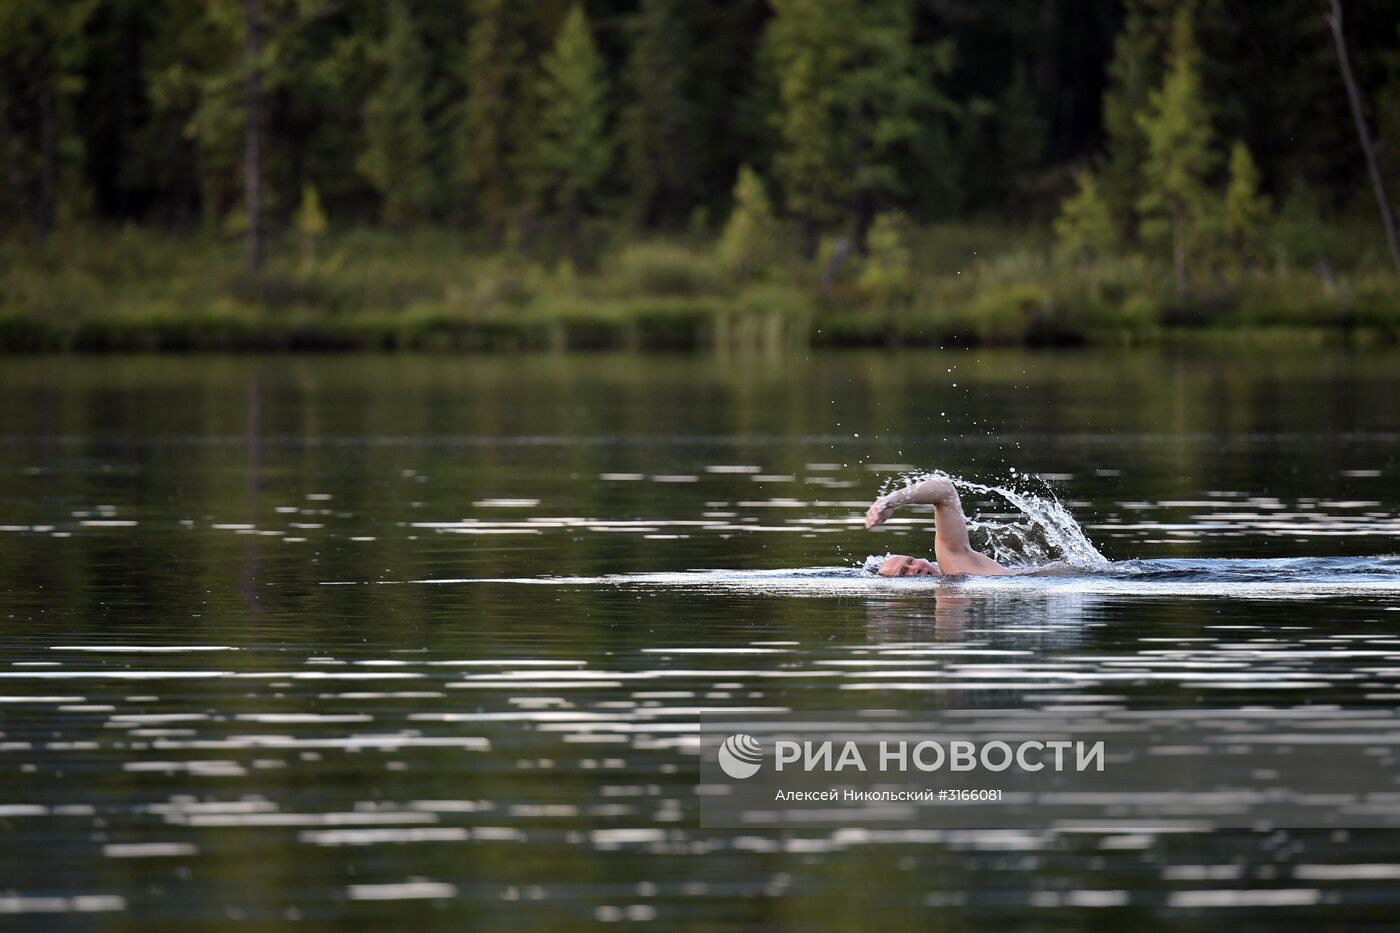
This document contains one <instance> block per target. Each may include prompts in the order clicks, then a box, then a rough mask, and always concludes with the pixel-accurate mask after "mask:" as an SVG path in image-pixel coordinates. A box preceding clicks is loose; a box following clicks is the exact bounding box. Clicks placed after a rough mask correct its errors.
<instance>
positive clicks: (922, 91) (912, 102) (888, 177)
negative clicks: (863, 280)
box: [837, 0, 951, 251]
mask: <svg viewBox="0 0 1400 933" xmlns="http://www.w3.org/2000/svg"><path fill="white" fill-rule="evenodd" d="M847 15H848V18H847V19H844V20H839V21H838V25H839V24H840V23H842V22H846V23H850V24H851V25H850V27H849V32H848V36H849V38H847V40H846V41H847V42H849V43H850V45H851V50H850V52H849V53H848V55H847V56H846V57H847V60H848V61H849V62H850V66H849V69H848V72H847V74H846V75H845V76H844V77H843V78H842V79H841V80H840V81H839V82H838V84H837V93H838V99H837V105H838V108H839V109H838V114H839V117H840V119H841V125H842V126H844V127H848V129H847V130H846V132H847V133H848V134H849V136H850V138H851V143H852V145H853V152H852V153H851V158H852V165H851V169H850V177H851V187H852V215H853V216H852V237H851V239H852V244H853V246H854V247H855V248H856V249H857V250H859V251H864V250H865V247H866V242H865V240H866V233H867V231H868V230H869V228H870V224H871V223H872V222H873V220H874V219H875V216H876V214H877V213H878V212H879V211H881V210H884V209H888V208H890V207H892V206H893V204H895V203H897V202H899V201H900V200H902V199H903V198H904V196H905V195H906V194H907V192H908V184H907V176H908V174H909V172H910V171H911V170H912V168H913V167H912V166H911V165H910V164H909V163H910V161H911V160H915V159H917V155H916V142H917V140H918V139H919V137H920V135H921V134H922V133H923V132H924V127H925V126H928V125H930V124H933V123H935V122H936V120H935V119H934V118H935V116H936V115H937V114H938V113H939V112H940V111H947V110H949V109H951V105H949V104H948V102H947V101H946V100H945V99H944V98H943V96H942V95H941V94H940V93H939V92H938V89H937V86H936V78H937V76H938V74H939V73H941V71H942V70H944V69H945V68H946V66H947V64H948V61H949V55H948V51H949V50H948V49H946V48H939V49H937V50H935V51H934V54H932V55H923V54H920V50H919V49H916V48H915V45H914V5H913V3H912V2H910V0H873V2H865V3H860V4H857V5H856V6H855V7H854V8H853V9H852V10H850V11H849V12H848V14H847Z"/></svg>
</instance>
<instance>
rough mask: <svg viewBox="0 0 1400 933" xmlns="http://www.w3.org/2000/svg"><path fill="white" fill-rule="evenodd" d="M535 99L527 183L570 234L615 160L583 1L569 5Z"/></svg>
mask: <svg viewBox="0 0 1400 933" xmlns="http://www.w3.org/2000/svg"><path fill="white" fill-rule="evenodd" d="M536 98H537V101H538V104H537V106H538V120H537V123H536V125H535V127H534V138H533V139H532V140H531V145H530V153H529V165H530V168H531V170H532V171H531V175H532V177H531V187H532V189H533V192H534V194H535V197H536V198H537V200H538V201H540V202H541V203H542V204H543V205H544V206H546V207H552V208H554V209H556V210H558V211H560V212H562V213H563V215H564V218H565V221H566V222H567V224H568V229H569V232H570V237H571V238H573V237H576V235H577V227H578V223H579V221H580V220H581V219H582V217H583V214H584V213H585V212H586V211H587V210H589V209H590V208H591V207H594V206H596V204H597V202H598V198H599V195H600V194H601V193H602V188H603V183H604V182H605V181H606V179H607V176H608V172H609V170H610V169H611V168H612V163H613V139H612V137H611V136H610V135H609V133H608V86H607V74H606V72H605V71H604V67H603V59H602V56H601V55H600V54H599V53H598V47H597V46H596V45H595V44H594V41H593V35H592V33H591V31H590V29H589V25H588V17H587V15H586V14H585V13H584V10H583V6H582V4H575V5H574V6H573V7H571V8H570V9H569V12H568V14H567V15H566V16H565V17H564V22H563V24H562V25H561V26H560V27H559V32H558V35H557V36H556V37H555V40H554V47H553V48H552V49H550V51H549V53H548V54H546V55H545V57H544V61H543V63H542V71H541V74H540V76H539V81H538V84H537V87H536ZM575 245H577V244H575Z"/></svg>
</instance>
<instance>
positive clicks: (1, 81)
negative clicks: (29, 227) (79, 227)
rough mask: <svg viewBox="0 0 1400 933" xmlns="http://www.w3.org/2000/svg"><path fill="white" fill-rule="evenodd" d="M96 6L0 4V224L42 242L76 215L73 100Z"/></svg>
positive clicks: (37, 0)
mask: <svg viewBox="0 0 1400 933" xmlns="http://www.w3.org/2000/svg"><path fill="white" fill-rule="evenodd" d="M96 6H97V4H96V2H95V0H70V2H65V3H52V2H48V0H5V2H3V3H0V166H3V167H4V168H3V172H4V175H5V176H6V178H5V184H3V185H0V217H5V216H9V217H15V218H17V219H18V218H19V217H21V216H27V217H29V218H32V220H33V222H34V223H35V225H36V226H37V227H38V229H39V231H40V233H41V234H47V233H48V232H49V230H50V229H51V228H52V227H53V226H54V225H55V223H57V222H59V221H64V220H71V219H72V218H73V217H74V215H76V214H79V213H81V212H82V205H83V201H84V199H85V198H84V195H85V192H84V190H83V184H82V176H81V174H80V172H79V171H78V170H79V168H80V166H81V164H82V161H83V156H84V151H83V139H82V136H81V135H80V134H79V132H78V127H77V126H76V125H75V114H74V100H75V98H76V97H77V95H78V94H80V93H81V92H82V91H83V89H84V87H85V82H84V79H83V73H82V68H83V65H84V63H85V61H86V59H87V57H88V53H89V49H88V39H87V35H86V26H87V24H88V21H89V19H90V18H91V17H92V16H93V14H94V12H95V10H96Z"/></svg>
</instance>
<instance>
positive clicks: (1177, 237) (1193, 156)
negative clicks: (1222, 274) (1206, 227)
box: [1138, 6, 1214, 292]
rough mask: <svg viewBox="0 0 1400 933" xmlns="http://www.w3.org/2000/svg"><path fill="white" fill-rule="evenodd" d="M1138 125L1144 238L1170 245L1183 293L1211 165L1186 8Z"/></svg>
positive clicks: (1207, 117) (1206, 117)
mask: <svg viewBox="0 0 1400 933" xmlns="http://www.w3.org/2000/svg"><path fill="white" fill-rule="evenodd" d="M1139 123H1140V125H1141V126H1142V130H1143V134H1144V135H1145V136H1146V138H1147V159H1146V161H1145V162H1144V163H1143V176H1142V185H1143V192H1142V195H1141V197H1139V198H1138V209H1139V211H1140V212H1141V214H1142V226H1141V229H1142V234H1143V238H1144V239H1145V240H1147V241H1148V242H1162V241H1168V242H1170V244H1171V254H1172V271H1173V274H1174V276H1175V279H1176V288H1177V291H1178V292H1184V291H1185V290H1186V286H1187V262H1188V258H1189V253H1190V250H1191V248H1192V246H1193V245H1194V244H1193V238H1194V237H1195V236H1196V234H1197V232H1198V231H1199V228H1200V226H1201V221H1202V218H1203V217H1204V215H1205V213H1206V204H1205V200H1206V175H1207V173H1208V172H1209V171H1210V169H1211V167H1212V165H1213V163H1214V155H1213V153H1212V151H1211V128H1210V114H1209V113H1208V112H1207V110H1206V105H1205V101H1204V99H1203V98H1202V95H1201V81H1200V73H1199V70H1198V63H1197V52H1196V44H1195V37H1194V35H1193V31H1192V16H1191V9H1190V7H1189V6H1184V7H1182V8H1181V9H1180V10H1179V11H1178V13H1177V15H1176V20H1175V22H1174V23H1173V30H1172V52H1171V61H1170V64H1169V67H1168V70H1167V75H1166V77H1165V79H1164V80H1163V82H1162V86H1161V87H1160V88H1159V89H1157V90H1155V91H1153V92H1152V94H1151V96H1150V99H1149V107H1148V110H1147V112H1146V113H1145V114H1143V115H1142V116H1141V117H1140V118H1139Z"/></svg>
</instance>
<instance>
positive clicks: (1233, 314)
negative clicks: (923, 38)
mask: <svg viewBox="0 0 1400 933" xmlns="http://www.w3.org/2000/svg"><path fill="white" fill-rule="evenodd" d="M1344 237H1345V232H1337V233H1336V238H1337V239H1338V240H1341V239H1343V238H1344ZM613 242H618V241H617V240H613ZM282 246H283V249H282V250H281V251H280V252H279V253H278V258H277V259H276V260H274V262H273V263H272V264H271V265H270V266H269V268H268V269H267V270H266V271H265V272H264V273H262V274H261V275H259V276H256V277H254V276H250V275H249V274H248V273H247V272H246V271H245V270H244V268H243V254H242V250H241V248H240V246H239V245H238V244H237V243H231V242H226V241H220V240H216V239H212V238H210V239H201V238H190V237H179V236H169V235H158V234H155V233H151V232H149V231H142V230H136V229H130V228H128V229H125V230H117V231H94V230H88V231H82V232H76V233H66V234H60V235H57V236H55V237H53V238H52V239H50V241H49V242H48V243H46V244H44V245H42V246H37V245H34V244H33V243H30V242H18V241H10V242H7V243H4V244H0V351H4V352H26V351H56V350H57V351H64V350H83V351H101V350H138V349H139V350H202V349H220V350H230V349H249V350H252V349H277V350H281V349H288V350H296V349H468V350H496V349H525V348H541V347H560V348H611V347H640V348H692V347H704V346H718V347H765V346H782V345H789V346H848V345H849V346H870V345H883V344H919V345H935V346H937V345H976V344H1025V345H1051V344H1078V343H1152V342H1162V341H1179V340H1210V341H1214V340H1224V341H1229V340H1240V339H1249V340H1253V339H1259V340H1276V339H1288V340H1309V341H1313V340H1317V341H1328V340H1365V341H1368V342H1369V341H1386V342H1390V341H1395V340H1397V338H1400V279H1398V278H1396V277H1395V276H1393V275H1391V274H1389V273H1388V272H1386V271H1385V270H1384V267H1383V266H1381V265H1380V264H1379V263H1378V262H1376V261H1375V260H1374V257H1370V256H1367V255H1362V256H1361V258H1360V259H1358V260H1356V261H1354V262H1352V263H1350V264H1346V265H1341V264H1338V265H1337V266H1336V267H1335V268H1333V267H1331V266H1329V267H1328V268H1326V269H1323V270H1321V271H1320V270H1319V269H1318V268H1317V267H1316V266H1313V265H1307V264H1303V263H1301V262H1292V263H1291V262H1289V261H1288V259H1287V257H1284V256H1280V255H1276V256H1275V258H1274V260H1273V261H1271V262H1268V263H1267V264H1265V263H1260V264H1257V265H1255V266H1251V267H1248V268H1237V269H1233V270H1231V269H1215V270H1212V271H1211V272H1210V273H1209V274H1208V275H1202V276H1201V277H1200V278H1201V281H1200V282H1198V283H1197V284H1196V285H1194V286H1193V288H1192V290H1191V292H1190V293H1189V294H1186V295H1178V294H1176V292H1175V290H1174V288H1173V286H1172V282H1171V278H1170V274H1169V272H1168V271H1167V270H1166V269H1165V268H1164V267H1162V266H1160V265H1158V264H1155V263H1153V262H1150V261H1148V260H1146V259H1143V258H1142V257H1140V256H1138V257H1128V258H1119V259H1109V260H1100V261H1097V262H1093V263H1088V264H1082V263H1081V264H1076V263H1068V262H1062V261H1059V260H1057V259H1056V258H1055V256H1054V254H1053V251H1052V250H1051V248H1050V245H1049V243H1048V242H1046V241H1045V240H1044V239H1043V236H1042V235H1041V234H1038V233H1035V232H1028V231H1023V230H1008V229H1001V228H997V227H992V226H967V225H947V226H938V227H932V228H928V229H924V230H920V231H914V232H911V233H910V235H909V239H908V243H907V255H905V254H901V256H900V257H898V258H899V260H900V261H899V262H898V263H896V264H893V265H891V264H889V263H886V264H885V265H884V266H883V267H880V266H879V262H880V261H881V257H875V258H874V259H873V260H857V259H853V260H851V261H849V262H847V263H845V264H844V265H842V266H841V267H840V268H839V269H838V270H837V271H835V273H834V274H828V275H827V276H826V281H825V282H824V281H823V273H824V272H825V271H827V270H828V268H829V267H828V266H827V265H826V264H824V263H822V262H818V263H803V262H800V261H798V260H797V259H796V258H795V257H792V256H789V257H788V258H786V259H777V260H774V261H773V262H772V263H771V264H770V265H769V267H768V268H767V269H766V270H765V271H764V273H763V274H762V275H757V276H752V277H747V278H745V277H741V276H739V275H737V274H734V273H731V272H730V271H728V270H726V268H725V267H723V266H722V265H721V263H720V262H719V261H718V259H717V258H716V257H715V252H714V249H713V248H712V246H711V244H709V243H707V242H704V241H701V240H698V239H683V238H681V239H675V240H666V241H661V240H649V241H645V242H634V243H630V244H627V243H625V242H624V243H622V245H617V246H611V247H602V248H597V249H596V253H595V255H593V256H591V257H589V259H588V260H587V261H586V264H585V265H584V267H583V268H582V269H579V268H575V266H574V265H573V264H572V263H569V262H552V263H546V262H542V261H539V260H536V259H532V258H529V257H528V256H526V255H524V254H523V253H498V252H497V253H492V252H485V251H482V250H479V249H475V248H473V246H472V244H470V243H469V242H467V241H466V240H464V239H463V238H461V237H459V236H458V235H456V234H455V233H452V232H449V231H442V230H422V231H418V232H415V233H411V234H404V235H395V234H391V233H387V232H383V231H370V230H361V231H350V232H346V233H343V234H341V235H338V236H335V237H333V238H330V239H328V240H327V241H325V242H321V243H318V244H316V246H315V249H314V250H313V249H312V248H311V247H310V246H309V245H307V244H301V245H300V247H299V246H298V244H282ZM872 267H874V268H872ZM891 270H893V271H891Z"/></svg>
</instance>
